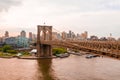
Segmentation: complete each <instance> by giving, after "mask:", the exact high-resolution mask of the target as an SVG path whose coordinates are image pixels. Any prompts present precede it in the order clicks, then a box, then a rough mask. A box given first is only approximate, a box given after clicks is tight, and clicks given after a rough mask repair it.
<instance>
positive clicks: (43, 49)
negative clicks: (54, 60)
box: [34, 25, 120, 58]
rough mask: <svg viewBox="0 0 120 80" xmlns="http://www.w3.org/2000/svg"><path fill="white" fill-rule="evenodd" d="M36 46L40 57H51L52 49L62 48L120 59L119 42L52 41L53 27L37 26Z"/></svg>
mask: <svg viewBox="0 0 120 80" xmlns="http://www.w3.org/2000/svg"><path fill="white" fill-rule="evenodd" d="M34 44H36V48H37V56H38V57H51V56H52V47H53V46H60V47H65V48H69V49H75V50H82V51H86V52H93V53H96V54H101V55H107V56H111V57H115V58H120V42H119V41H90V40H82V41H81V40H52V26H46V25H38V26H37V41H36V42H35V43H34Z"/></svg>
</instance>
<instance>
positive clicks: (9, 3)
mask: <svg viewBox="0 0 120 80" xmlns="http://www.w3.org/2000/svg"><path fill="white" fill-rule="evenodd" d="M44 23H45V24H46V25H51V26H53V28H55V29H57V30H58V31H60V32H62V31H66V32H68V31H69V30H72V31H73V32H75V33H82V32H84V31H88V35H89V36H91V35H96V36H98V37H109V36H110V33H111V34H112V36H113V37H115V38H119V37H120V0H0V36H2V35H4V32H5V31H8V32H9V34H10V35H11V36H16V35H18V34H19V33H20V31H22V30H25V31H26V32H34V33H36V31H37V25H43V24H44Z"/></svg>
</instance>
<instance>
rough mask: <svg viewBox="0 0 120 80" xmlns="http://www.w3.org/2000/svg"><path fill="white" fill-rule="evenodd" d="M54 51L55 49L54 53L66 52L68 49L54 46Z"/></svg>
mask: <svg viewBox="0 0 120 80" xmlns="http://www.w3.org/2000/svg"><path fill="white" fill-rule="evenodd" d="M52 51H53V55H56V54H61V53H66V52H67V50H66V49H64V48H53V50H52Z"/></svg>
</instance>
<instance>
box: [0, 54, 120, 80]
mask: <svg viewBox="0 0 120 80" xmlns="http://www.w3.org/2000/svg"><path fill="white" fill-rule="evenodd" d="M0 80H120V60H117V59H113V58H109V57H96V58H92V59H86V58H85V55H83V56H76V55H70V56H69V57H68V58H54V59H40V60H27V59H17V58H12V59H4V58H0Z"/></svg>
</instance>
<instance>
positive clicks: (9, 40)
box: [4, 37, 16, 48]
mask: <svg viewBox="0 0 120 80" xmlns="http://www.w3.org/2000/svg"><path fill="white" fill-rule="evenodd" d="M4 43H5V44H7V45H10V46H12V47H14V48H15V47H16V37H9V38H5V41H4Z"/></svg>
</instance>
